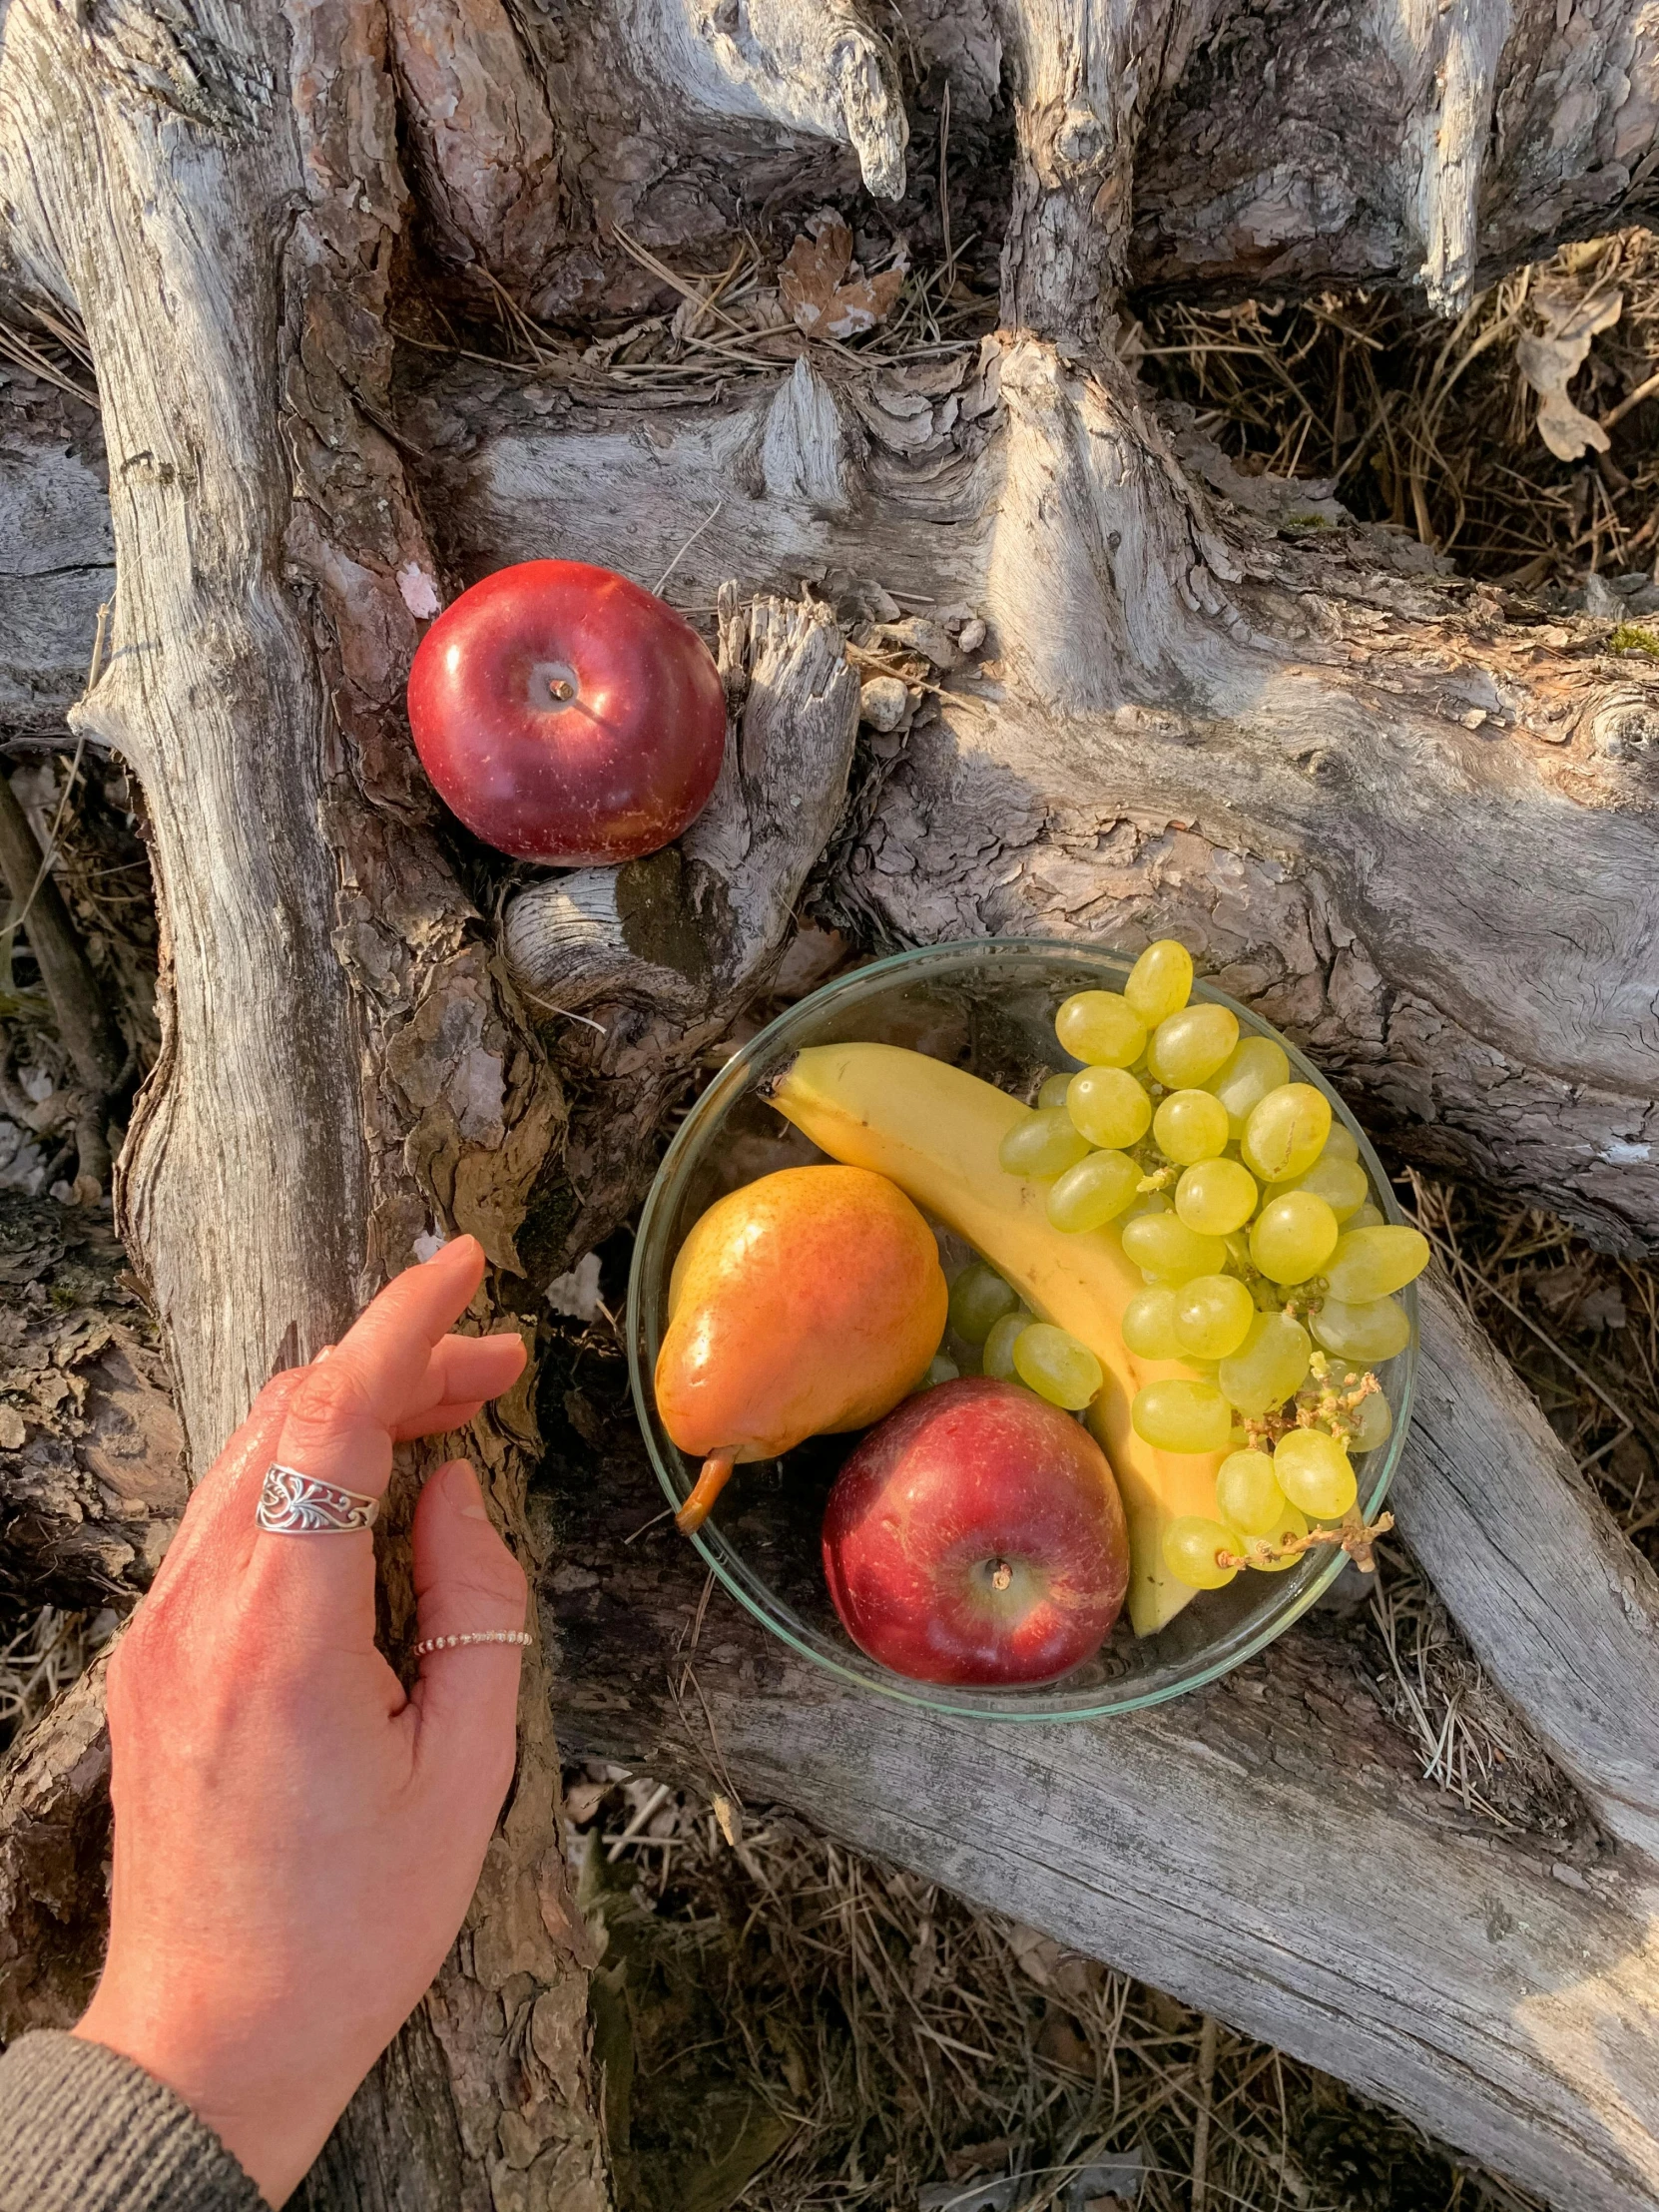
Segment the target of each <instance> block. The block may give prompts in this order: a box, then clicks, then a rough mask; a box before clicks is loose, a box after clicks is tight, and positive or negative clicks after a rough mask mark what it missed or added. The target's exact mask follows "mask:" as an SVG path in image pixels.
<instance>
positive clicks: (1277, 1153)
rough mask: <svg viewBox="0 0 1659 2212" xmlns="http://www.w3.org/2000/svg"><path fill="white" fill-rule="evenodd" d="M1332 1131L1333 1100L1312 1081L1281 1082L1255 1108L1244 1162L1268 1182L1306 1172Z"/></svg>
mask: <svg viewBox="0 0 1659 2212" xmlns="http://www.w3.org/2000/svg"><path fill="white" fill-rule="evenodd" d="M1330 1134H1331V1101H1330V1100H1329V1099H1328V1098H1327V1097H1326V1095H1325V1093H1324V1092H1323V1091H1317V1090H1315V1088H1314V1086H1313V1084H1312V1083H1281V1084H1280V1086H1279V1088H1278V1090H1276V1091H1269V1093H1268V1095H1267V1097H1266V1098H1264V1099H1263V1100H1262V1103H1261V1104H1260V1105H1259V1106H1257V1107H1255V1108H1254V1109H1253V1110H1252V1113H1251V1116H1250V1119H1249V1121H1247V1122H1246V1124H1245V1133H1244V1138H1243V1142H1242V1146H1241V1150H1242V1151H1243V1153H1244V1164H1245V1166H1246V1167H1247V1168H1249V1169H1250V1170H1251V1172H1252V1173H1253V1174H1255V1175H1259V1176H1260V1177H1261V1178H1262V1181H1263V1182H1264V1183H1286V1182H1289V1180H1290V1178H1291V1177H1292V1176H1293V1175H1305V1174H1306V1173H1307V1171H1308V1170H1309V1169H1310V1168H1311V1167H1312V1166H1313V1164H1314V1162H1315V1161H1316V1160H1317V1159H1318V1158H1319V1156H1320V1154H1321V1153H1322V1152H1323V1151H1324V1149H1325V1140H1326V1138H1327V1137H1328V1136H1330Z"/></svg>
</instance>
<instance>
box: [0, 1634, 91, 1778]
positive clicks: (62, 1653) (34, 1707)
mask: <svg viewBox="0 0 1659 2212" xmlns="http://www.w3.org/2000/svg"><path fill="white" fill-rule="evenodd" d="M115 1626H116V1617H115V1615H114V1613H111V1612H102V1613H62V1612H59V1610H58V1609H57V1607H56V1606H53V1605H44V1606H42V1607H40V1608H39V1610H38V1611H36V1610H33V1609H26V1610H24V1611H23V1612H22V1613H20V1614H17V1615H15V1616H14V1617H13V1620H12V1624H11V1633H10V1635H9V1636H8V1637H7V1640H6V1641H5V1642H4V1643H3V1644H0V1746H4V1745H6V1744H9V1743H10V1742H11V1740H12V1738H13V1737H14V1736H18V1735H21V1734H22V1732H23V1730H24V1729H26V1728H29V1727H32V1726H33V1724H34V1723H35V1722H36V1721H37V1720H39V1718H40V1716H41V1715H42V1713H44V1712H45V1710H46V1708H47V1707H48V1706H49V1705H50V1704H51V1702H52V1700H53V1699H54V1698H55V1697H56V1696H57V1695H58V1692H59V1691H60V1690H67V1689H68V1688H69V1686H70V1684H71V1683H72V1682H77V1681H79V1680H80V1678H81V1676H82V1675H83V1674H85V1672H86V1670H87V1668H88V1667H89V1666H90V1665H91V1664H92V1662H93V1660H94V1658H96V1656H97V1654H98V1651H99V1649H100V1648H101V1646H102V1645H104V1644H105V1643H107V1642H108V1640H109V1638H110V1636H111V1635H112V1634H113V1633H114V1631H115Z"/></svg>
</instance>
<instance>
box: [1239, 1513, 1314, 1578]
mask: <svg viewBox="0 0 1659 2212" xmlns="http://www.w3.org/2000/svg"><path fill="white" fill-rule="evenodd" d="M1307 1533H1308V1516H1307V1514H1306V1513H1304V1512H1303V1511H1302V1510H1301V1509H1300V1507H1298V1506H1295V1505H1293V1504H1291V1503H1290V1501H1289V1499H1287V1500H1286V1502H1285V1504H1284V1505H1283V1506H1282V1507H1281V1509H1280V1511H1279V1514H1278V1517H1277V1518H1276V1519H1275V1521H1274V1524H1273V1526H1272V1527H1271V1528H1265V1529H1264V1530H1263V1531H1262V1533H1261V1535H1259V1536H1250V1537H1247V1538H1246V1540H1245V1547H1244V1553H1245V1557H1246V1559H1247V1560H1249V1562H1250V1564H1251V1565H1252V1566H1253V1567H1254V1568H1255V1569H1256V1571H1257V1573H1258V1574H1283V1573H1284V1571H1285V1569H1286V1568H1287V1567H1294V1566H1295V1565H1296V1563H1297V1561H1298V1560H1299V1559H1300V1558H1301V1557H1302V1553H1301V1552H1300V1551H1293V1552H1292V1553H1291V1556H1290V1557H1289V1558H1288V1559H1270V1558H1269V1557H1268V1556H1267V1555H1268V1553H1269V1552H1270V1551H1279V1550H1282V1549H1283V1548H1284V1546H1285V1545H1286V1544H1289V1543H1294V1542H1295V1541H1296V1539H1297V1538H1298V1537H1299V1536H1306V1535H1307Z"/></svg>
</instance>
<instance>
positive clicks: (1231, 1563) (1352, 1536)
mask: <svg viewBox="0 0 1659 2212" xmlns="http://www.w3.org/2000/svg"><path fill="white" fill-rule="evenodd" d="M1393 1524H1394V1517H1393V1515H1392V1513H1380V1514H1379V1515H1378V1517H1377V1519H1376V1520H1374V1521H1372V1522H1371V1523H1370V1524H1369V1525H1368V1524H1367V1523H1366V1522H1365V1521H1364V1520H1362V1518H1361V1517H1360V1514H1359V1512H1358V1511H1357V1510H1356V1508H1355V1507H1354V1506H1352V1505H1351V1506H1350V1507H1349V1509H1348V1511H1347V1512H1346V1513H1345V1514H1344V1516H1343V1519H1342V1524H1341V1526H1340V1527H1337V1528H1310V1529H1309V1531H1308V1533H1307V1534H1306V1535H1305V1536H1293V1537H1291V1538H1290V1540H1289V1542H1287V1543H1283V1544H1258V1545H1257V1546H1256V1547H1255V1549H1254V1551H1253V1552H1252V1553H1251V1554H1250V1555H1249V1556H1246V1557H1241V1556H1240V1555H1239V1554H1238V1553H1237V1552H1235V1551H1218V1552H1217V1553H1216V1564H1217V1566H1219V1567H1254V1566H1260V1565H1263V1564H1264V1563H1266V1562H1269V1561H1272V1562H1274V1563H1275V1564H1277V1562H1278V1561H1280V1560H1282V1559H1300V1558H1301V1557H1302V1555H1303V1553H1304V1552H1305V1551H1312V1550H1313V1549H1314V1546H1315V1545H1316V1544H1340V1545H1341V1546H1342V1548H1343V1550H1344V1551H1346V1552H1347V1553H1348V1555H1349V1557H1350V1558H1351V1559H1352V1560H1353V1561H1354V1564H1355V1565H1356V1566H1357V1567H1358V1568H1359V1570H1360V1572H1361V1573H1362V1574H1375V1573H1376V1572H1377V1559H1376V1555H1375V1549H1374V1547H1375V1545H1376V1543H1377V1539H1378V1537H1379V1536H1385V1535H1386V1534H1387V1532H1388V1530H1389V1529H1390V1528H1392V1526H1393Z"/></svg>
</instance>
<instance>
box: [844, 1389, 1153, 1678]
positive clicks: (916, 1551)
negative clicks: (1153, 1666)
mask: <svg viewBox="0 0 1659 2212" xmlns="http://www.w3.org/2000/svg"><path fill="white" fill-rule="evenodd" d="M824 1571H825V1574H826V1575H827V1577H828V1579H829V1583H830V1597H831V1598H832V1599H833V1601H834V1606H835V1611H836V1612H837V1613H838V1614H839V1615H840V1621H841V1626H842V1627H843V1628H844V1629H845V1630H846V1632H847V1634H848V1635H849V1636H850V1637H851V1638H852V1641H853V1642H854V1643H855V1644H856V1645H857V1646H858V1648H859V1650H860V1651H864V1652H867V1653H868V1654H869V1656H870V1658H872V1659H874V1660H877V1661H879V1663H880V1664H881V1665H882V1666H884V1667H890V1668H891V1669H892V1670H893V1672H894V1673H895V1674H903V1675H909V1676H910V1677H911V1678H912V1679H913V1680H915V1681H918V1682H954V1683H999V1684H1003V1685H1010V1684H1017V1683H1032V1682H1051V1681H1053V1680H1054V1679H1055V1678H1056V1677H1057V1676H1059V1675H1062V1674H1066V1673H1069V1671H1070V1670H1071V1669H1072V1668H1073V1667H1075V1666H1079V1665H1081V1663H1082V1662H1083V1661H1084V1660H1085V1659H1088V1658H1090V1657H1092V1656H1093V1654H1094V1653H1095V1652H1096V1651H1098V1650H1099V1648H1100V1646H1101V1644H1102V1643H1103V1642H1104V1641H1105V1639H1106V1636H1107V1634H1108V1633H1109V1631H1110V1629H1111V1626H1112V1623H1113V1622H1114V1621H1115V1620H1116V1619H1117V1617H1118V1613H1119V1610H1120V1608H1121V1607H1122V1604H1123V1598H1124V1592H1125V1590H1126V1589H1127V1588H1128V1584H1129V1539H1128V1535H1127V1532H1126V1530H1125V1527H1124V1518H1123V1505H1122V1502H1121V1500H1120V1499H1119V1497H1118V1492H1117V1484H1116V1483H1115V1482H1114V1481H1113V1479H1112V1470H1111V1468H1110V1467H1109V1466H1108V1465H1107V1463H1106V1458H1105V1455H1104V1453H1103V1452H1102V1451H1101V1449H1100V1446H1099V1445H1098V1444H1097V1443H1096V1442H1095V1440H1094V1438H1093V1437H1092V1436H1091V1435H1090V1434H1089V1432H1088V1430H1087V1429H1086V1428H1084V1427H1082V1426H1081V1425H1080V1424H1079V1423H1078V1422H1077V1421H1074V1420H1072V1419H1071V1418H1069V1416H1068V1415H1067V1414H1065V1413H1062V1412H1061V1411H1060V1410H1059V1409H1058V1408H1057V1407H1056V1406H1053V1405H1049V1404H1046V1403H1045V1402H1044V1401H1043V1399H1041V1398H1040V1397H1037V1396H1036V1395H1035V1394H1034V1393H1033V1392H1032V1391H1030V1390H1027V1389H1023V1388H1021V1387H1020V1386H1019V1384H1017V1383H999V1382H995V1381H992V1380H991V1379H990V1378H988V1377H982V1376H974V1377H968V1378H965V1379H964V1380H963V1381H961V1382H958V1383H941V1384H940V1385H939V1386H938V1387H937V1388H936V1389H931V1390H924V1391H922V1392H921V1394H920V1395H919V1396H916V1397H912V1398H907V1399H906V1400H905V1402H904V1403H903V1404H902V1405H901V1406H900V1407H899V1408H898V1410H897V1412H895V1413H890V1414H889V1415H888V1416H887V1418H886V1419H885V1420H884V1421H883V1422H882V1423H881V1425H880V1427H879V1428H873V1429H871V1430H870V1432H869V1434H868V1435H867V1436H866V1437H865V1438H864V1440H863V1442H862V1443H861V1444H859V1446H858V1448H857V1450H856V1451H854V1452H853V1454H852V1456H851V1457H850V1458H849V1459H848V1460H847V1462H846V1464H845V1465H844V1466H843V1467H842V1468H841V1471H840V1473H839V1474H838V1475H837V1476H836V1477H835V1483H834V1487H833V1488H832V1489H831V1491H830V1502H829V1504H828V1505H827V1507H826V1508H825V1514H824Z"/></svg>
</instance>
